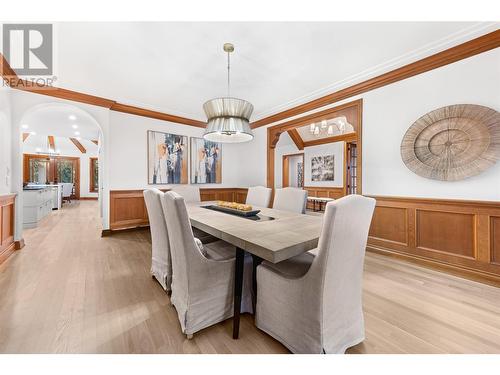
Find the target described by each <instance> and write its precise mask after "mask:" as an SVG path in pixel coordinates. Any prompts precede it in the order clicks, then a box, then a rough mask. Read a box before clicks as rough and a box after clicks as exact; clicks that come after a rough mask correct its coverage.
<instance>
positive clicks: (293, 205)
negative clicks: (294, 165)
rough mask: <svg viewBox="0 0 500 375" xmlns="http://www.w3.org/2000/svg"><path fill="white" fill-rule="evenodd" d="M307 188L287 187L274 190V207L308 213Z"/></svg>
mask: <svg viewBox="0 0 500 375" xmlns="http://www.w3.org/2000/svg"><path fill="white" fill-rule="evenodd" d="M306 204H307V190H303V189H299V188H293V187H286V188H283V189H276V191H275V192H274V202H273V208H275V209H277V210H283V211H291V212H296V213H298V214H305V213H306Z"/></svg>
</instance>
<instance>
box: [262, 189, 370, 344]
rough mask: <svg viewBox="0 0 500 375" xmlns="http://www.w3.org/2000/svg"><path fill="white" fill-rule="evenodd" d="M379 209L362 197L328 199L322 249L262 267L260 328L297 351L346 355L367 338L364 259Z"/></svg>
mask: <svg viewBox="0 0 500 375" xmlns="http://www.w3.org/2000/svg"><path fill="white" fill-rule="evenodd" d="M374 207H375V200H374V199H372V198H365V197H362V196H360V195H349V196H347V197H344V198H341V199H339V200H337V201H335V202H330V203H328V204H327V206H326V210H325V215H324V219H323V228H322V231H321V237H320V239H319V245H318V248H317V249H316V250H317V252H316V251H313V252H307V253H304V254H302V255H300V256H297V257H295V258H292V259H289V260H286V261H283V262H280V263H277V264H272V263H269V262H263V263H262V264H261V265H260V266H259V267H257V285H258V293H257V315H256V324H257V327H259V328H260V329H262V330H263V331H265V332H267V333H268V334H270V335H271V336H273V337H274V338H275V339H276V340H278V341H280V342H281V343H283V344H284V345H285V346H286V347H287V348H288V349H290V350H291V351H292V352H294V353H322V352H324V353H344V352H345V350H346V349H347V348H349V347H351V346H354V345H356V344H358V343H360V342H361V341H363V340H364V337H365V330H364V320H363V310H362V301H361V297H362V278H363V263H364V255H365V248H366V241H367V237H368V229H369V227H370V222H371V219H372V215H373V210H374ZM315 253H316V255H314V254H315Z"/></svg>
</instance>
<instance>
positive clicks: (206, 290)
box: [162, 192, 252, 339]
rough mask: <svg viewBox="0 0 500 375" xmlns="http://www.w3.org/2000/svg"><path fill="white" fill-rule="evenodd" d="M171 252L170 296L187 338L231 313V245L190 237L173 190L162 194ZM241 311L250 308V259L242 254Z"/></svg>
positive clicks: (182, 208)
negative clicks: (243, 275) (202, 241)
mask: <svg viewBox="0 0 500 375" xmlns="http://www.w3.org/2000/svg"><path fill="white" fill-rule="evenodd" d="M162 207H163V210H164V214H165V218H166V221H167V229H168V233H169V241H170V249H171V255H172V271H173V275H172V295H171V298H170V301H171V302H172V304H173V305H174V306H175V308H176V310H177V315H178V318H179V323H180V325H181V329H182V332H183V333H184V334H186V336H187V338H188V339H190V338H192V337H193V334H194V333H196V332H198V331H200V330H202V329H204V328H206V327H209V326H211V325H213V324H216V323H219V322H221V321H223V320H225V319H228V318H230V317H232V316H233V291H234V268H235V252H236V249H235V247H234V246H232V245H230V244H228V243H226V242H224V241H217V242H212V243H210V244H208V245H203V244H201V243H200V242H197V241H196V239H195V238H194V236H193V232H192V230H191V225H190V223H189V216H188V213H187V209H186V205H185V203H184V199H183V198H182V197H181V196H180V195H179V194H177V193H176V192H167V193H165V194H164V195H163V197H162ZM244 270H245V271H244V274H245V276H246V277H245V278H244V280H243V290H242V312H251V311H252V307H251V306H252V296H251V289H250V288H251V285H252V275H251V271H252V258H251V257H245V266H244Z"/></svg>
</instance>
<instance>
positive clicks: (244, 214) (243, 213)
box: [204, 204, 260, 217]
mask: <svg viewBox="0 0 500 375" xmlns="http://www.w3.org/2000/svg"><path fill="white" fill-rule="evenodd" d="M204 207H205V208H208V209H209V210H214V211H220V212H225V213H227V214H231V215H237V216H242V217H249V216H256V215H257V214H258V213H259V212H260V210H251V211H242V210H237V209H235V208H229V207H222V206H218V205H216V204H212V205H208V206H204Z"/></svg>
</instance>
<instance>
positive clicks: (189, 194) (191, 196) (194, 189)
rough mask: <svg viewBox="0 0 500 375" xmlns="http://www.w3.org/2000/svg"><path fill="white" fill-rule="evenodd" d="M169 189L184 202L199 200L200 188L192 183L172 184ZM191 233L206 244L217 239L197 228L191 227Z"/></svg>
mask: <svg viewBox="0 0 500 375" xmlns="http://www.w3.org/2000/svg"><path fill="white" fill-rule="evenodd" d="M171 191H175V192H176V193H177V194H179V195H180V196H181V197H182V198H184V202H186V203H193V202H194V203H196V202H200V201H201V196H200V188H199V187H198V186H194V185H174V186H173V187H172V189H171ZM193 234H194V236H195V237H196V238H198V239H199V240H200V241H201V242H202V243H204V244H207V243H210V242H214V241H217V238H215V237H213V236H211V235H210V234H208V233H206V232H203V231H202V230H200V229H198V228H193Z"/></svg>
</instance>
